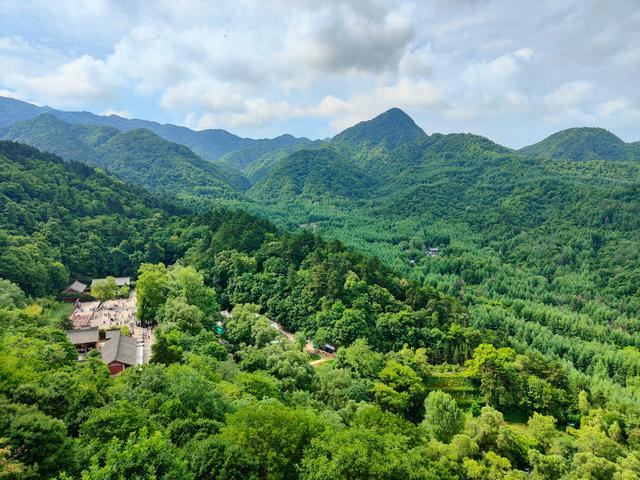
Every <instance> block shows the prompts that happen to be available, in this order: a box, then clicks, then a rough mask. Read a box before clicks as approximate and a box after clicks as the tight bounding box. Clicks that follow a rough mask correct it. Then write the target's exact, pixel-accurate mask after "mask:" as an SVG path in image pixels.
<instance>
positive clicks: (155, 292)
mask: <svg viewBox="0 0 640 480" xmlns="http://www.w3.org/2000/svg"><path fill="white" fill-rule="evenodd" d="M138 274H139V276H138V281H137V282H136V296H137V299H138V310H137V311H136V317H137V318H138V319H139V320H140V321H142V322H143V323H146V324H150V323H157V318H156V316H157V313H158V310H159V309H160V307H162V306H163V305H164V304H165V302H166V300H167V294H168V277H167V268H166V267H165V266H164V264H162V263H158V264H150V263H145V264H143V265H141V266H140V270H139V271H138Z"/></svg>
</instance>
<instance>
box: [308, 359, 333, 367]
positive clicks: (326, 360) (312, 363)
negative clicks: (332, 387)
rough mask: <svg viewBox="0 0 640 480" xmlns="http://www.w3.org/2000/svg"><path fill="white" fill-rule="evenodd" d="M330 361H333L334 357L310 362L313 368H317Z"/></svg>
mask: <svg viewBox="0 0 640 480" xmlns="http://www.w3.org/2000/svg"><path fill="white" fill-rule="evenodd" d="M330 360H333V357H324V358H321V359H319V360H313V361H312V362H309V365H311V366H312V367H317V366H318V365H321V364H323V363H325V362H328V361H330Z"/></svg>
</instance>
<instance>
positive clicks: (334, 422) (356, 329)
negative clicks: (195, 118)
mask: <svg viewBox="0 0 640 480" xmlns="http://www.w3.org/2000/svg"><path fill="white" fill-rule="evenodd" d="M19 107H20V108H25V109H26V108H27V107H25V106H24V105H13V104H12V108H13V109H12V110H11V109H9V110H8V111H9V112H10V113H11V114H12V115H14V116H15V118H14V121H11V122H9V121H7V122H6V126H4V127H3V128H2V130H0V136H2V137H4V138H8V139H11V140H16V141H17V142H21V143H17V142H14V141H0V359H1V360H2V361H1V362H0V403H1V404H2V407H1V408H0V478H9V479H32V478H33V479H35V478H45V479H47V478H51V479H58V480H70V479H77V480H94V479H96V480H97V479H101V480H102V479H105V480H106V479H127V480H128V479H150V478H153V479H158V480H160V479H166V480H175V479H179V480H182V479H189V480H205V479H270V480H296V479H301V480H329V479H332V480H339V479H344V480H354V479H380V480H382V479H385V480H386V479H388V480H391V479H416V480H417V479H434V480H435V479H461V480H462V479H491V480H493V479H511V480H515V479H548V480H555V479H566V480H572V479H612V480H613V479H615V480H627V479H629V480H630V479H634V478H640V453H639V452H640V223H639V222H640V154H639V153H638V150H637V145H636V144H627V143H624V142H622V140H620V139H618V138H617V137H615V136H614V135H613V134H611V133H609V132H606V131H603V130H600V129H572V130H569V131H564V132H559V133H557V134H554V135H552V136H551V137H549V138H548V139H546V140H543V141H542V142H539V143H537V144H535V145H532V146H531V147H526V148H524V149H522V150H519V151H515V150H512V149H508V148H506V147H502V146H500V145H498V144H496V143H494V142H492V141H490V140H489V139H487V138H484V137H480V136H476V135H472V134H449V135H442V134H430V135H427V134H426V133H425V132H423V131H422V130H421V129H420V128H419V127H418V126H417V125H416V124H415V123H414V122H413V120H412V119H411V118H410V117H408V116H407V115H406V114H405V113H404V112H402V111H401V110H398V109H392V110H390V111H388V112H386V113H384V114H382V115H380V116H379V117H376V118H375V119H373V120H370V121H368V122H362V123H360V124H358V125H355V126H354V127H351V128H350V129H347V130H345V131H344V132H342V133H340V134H339V135H337V136H335V137H334V138H333V139H332V140H326V141H315V142H311V141H309V140H307V139H296V138H295V137H290V136H283V137H278V138H276V139H271V140H264V141H253V142H248V141H247V142H244V140H248V139H240V138H239V137H235V138H236V140H233V141H234V142H236V143H237V145H238V147H237V148H235V147H229V150H227V151H226V152H219V151H218V152H217V153H216V154H215V155H214V154H213V153H211V152H213V151H214V150H210V151H209V156H208V157H207V156H205V155H204V154H203V153H202V152H196V150H195V148H194V147H193V146H192V145H186V142H184V141H183V142H181V141H180V140H179V139H178V138H167V137H168V134H167V133H166V132H165V133H163V132H164V130H162V129H161V128H160V127H163V126H159V125H158V126H157V127H154V128H155V130H153V132H152V131H151V129H150V127H149V125H146V124H145V125H138V126H136V128H128V127H127V128H125V127H124V126H123V125H120V124H117V125H115V124H114V125H110V124H105V123H104V122H106V120H101V121H100V122H103V123H100V122H99V121H97V120H95V119H92V118H90V119H89V120H87V119H86V118H85V117H82V118H83V120H82V121H78V118H76V117H74V116H73V115H71V114H69V115H66V116H65V115H64V114H65V112H59V111H58V112H56V111H53V112H42V111H40V110H34V111H31V110H29V112H31V113H29V112H27V111H26V110H25V111H23V110H20V108H19ZM0 110H1V109H0ZM5 110H6V109H5ZM18 113H20V115H18ZM5 115H6V114H5ZM12 118H13V117H12ZM98 118H102V119H106V118H111V117H98ZM113 121H115V120H113ZM2 125H4V123H3V124H2ZM156 125H157V124H156ZM132 127H133V125H132ZM140 127H142V128H140ZM164 127H167V126H164ZM145 128H148V129H147V130H145ZM176 128H178V127H176ZM171 132H173V133H172V134H171V135H176V132H175V131H174V130H171ZM194 133H195V132H194ZM183 134H184V135H185V138H190V139H191V141H195V140H194V139H195V138H198V139H199V141H201V140H202V139H203V138H204V137H202V136H201V135H200V136H195V135H191V134H188V132H187V133H185V132H183ZM220 135H222V134H220ZM229 135H230V134H229ZM612 137H613V138H612ZM174 142H175V143H174ZM25 143H26V144H30V145H33V146H27V145H25ZM183 143H184V145H183ZM185 145H186V146H185ZM199 145H200V147H201V148H204V147H203V146H202V145H204V144H199ZM34 147H37V148H40V149H42V150H47V151H51V152H53V153H46V152H44V151H40V150H37V149H36V148H34ZM234 148H235V149H234ZM57 155H60V156H57ZM107 275H113V276H131V277H132V278H133V281H134V285H135V290H136V293H137V300H138V309H137V312H136V316H137V319H138V320H139V321H140V322H143V323H144V324H145V325H154V326H156V330H155V332H156V333H155V335H156V338H155V343H154V344H153V348H152V352H151V361H150V363H149V364H147V365H143V366H137V367H133V368H128V369H126V370H125V371H124V372H123V373H121V374H119V375H117V376H115V377H112V376H110V374H109V370H108V368H107V366H106V365H105V364H104V363H103V362H102V361H101V359H100V354H99V353H97V352H94V353H90V354H89V355H88V356H87V358H86V359H85V360H84V361H82V362H78V361H76V358H77V353H76V350H75V348H74V346H73V345H72V344H71V343H70V342H69V340H68V339H67V336H66V335H65V333H64V330H65V329H67V328H68V327H69V326H70V325H69V321H68V309H66V308H64V305H63V304H61V303H60V302H59V301H58V300H59V298H60V297H59V294H60V292H61V291H62V290H63V289H64V288H65V287H67V286H68V285H69V283H70V281H72V280H74V279H79V280H81V281H85V282H88V281H90V280H91V279H92V278H96V277H104V276H107ZM223 311H228V312H230V315H222V314H221V312H223ZM272 322H277V324H278V325H281V326H282V328H283V329H286V331H289V332H292V335H290V336H287V335H284V334H283V333H282V332H281V331H280V330H279V329H277V328H273V324H272ZM307 342H310V343H312V344H313V345H316V346H323V345H327V344H329V345H332V346H335V347H336V348H337V352H336V354H335V357H326V358H325V357H319V356H318V355H317V354H316V353H313V352H310V351H309V349H308V348H306V345H307Z"/></svg>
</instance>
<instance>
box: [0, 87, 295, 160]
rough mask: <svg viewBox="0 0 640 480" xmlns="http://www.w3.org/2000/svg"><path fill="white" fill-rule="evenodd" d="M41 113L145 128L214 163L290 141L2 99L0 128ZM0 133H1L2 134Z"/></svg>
mask: <svg viewBox="0 0 640 480" xmlns="http://www.w3.org/2000/svg"><path fill="white" fill-rule="evenodd" d="M41 113H50V114H51V115H53V116H55V117H57V118H59V119H61V120H63V121H64V122H67V123H72V124H84V125H102V126H109V127H114V128H117V129H118V130H121V131H123V132H127V131H130V130H135V129H139V128H145V129H147V130H150V131H152V132H154V133H155V134H156V135H159V136H160V137H162V138H164V139H165V140H169V141H171V142H175V143H179V144H182V145H186V146H187V147H189V148H190V149H191V150H193V151H194V152H195V153H197V154H198V155H200V156H201V157H202V158H204V159H206V160H215V159H217V158H219V157H221V156H222V155H224V154H225V153H228V152H231V151H235V150H241V149H244V148H247V147H249V146H251V145H253V144H255V143H259V144H260V145H263V148H264V146H268V145H270V144H273V145H274V147H273V148H279V145H282V144H283V137H291V136H284V135H283V136H281V137H277V138H275V139H262V140H254V139H251V138H242V137H239V136H237V135H234V134H232V133H229V132H227V131H226V130H221V129H207V130H191V129H189V128H186V127H181V126H177V125H173V124H170V123H169V124H160V123H158V122H153V121H149V120H140V119H128V118H123V117H120V116H118V115H96V114H94V113H91V112H65V111H62V110H56V109H53V108H50V107H38V106H36V105H32V104H30V103H26V102H22V101H20V100H16V99H13V98H7V97H0V128H4V127H7V126H9V125H11V124H13V123H16V122H21V121H24V120H28V119H30V118H33V117H35V116H37V115H39V114H41ZM0 133H2V132H1V131H0ZM291 139H294V141H295V140H298V139H295V137H291ZM299 140H300V141H302V142H304V141H308V140H307V139H299ZM285 141H286V140H285ZM267 148H268V147H267Z"/></svg>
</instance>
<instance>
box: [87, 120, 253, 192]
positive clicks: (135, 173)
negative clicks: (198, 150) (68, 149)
mask: <svg viewBox="0 0 640 480" xmlns="http://www.w3.org/2000/svg"><path fill="white" fill-rule="evenodd" d="M97 152H98V155H99V161H98V164H99V165H100V166H103V167H104V168H106V169H108V170H109V171H110V172H112V173H114V174H116V175H118V176H119V177H122V178H124V179H125V180H128V181H130V182H131V183H134V184H136V185H142V186H144V187H146V188H149V189H151V190H157V191H166V192H170V193H173V194H181V195H188V196H191V195H193V196H196V197H198V196H202V197H214V198H218V197H235V196H236V195H237V191H241V190H245V189H246V188H248V184H247V182H246V180H245V179H243V178H242V177H241V176H231V175H229V174H228V173H226V172H225V171H224V170H223V169H222V168H220V167H219V166H218V165H214V164H212V163H211V162H208V161H206V160H203V159H202V158H200V157H199V156H197V155H196V154H195V153H193V152H192V151H191V150H190V149H189V148H187V147H185V146H184V145H178V144H177V143H173V142H169V141H167V140H165V139H163V138H160V137H159V136H158V135H156V134H155V133H153V132H151V131H149V130H145V129H136V130H131V131H128V132H123V133H120V134H118V135H116V136H114V137H112V138H111V139H109V140H108V141H107V142H105V143H104V144H103V145H101V146H100V147H99V148H98V149H97Z"/></svg>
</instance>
